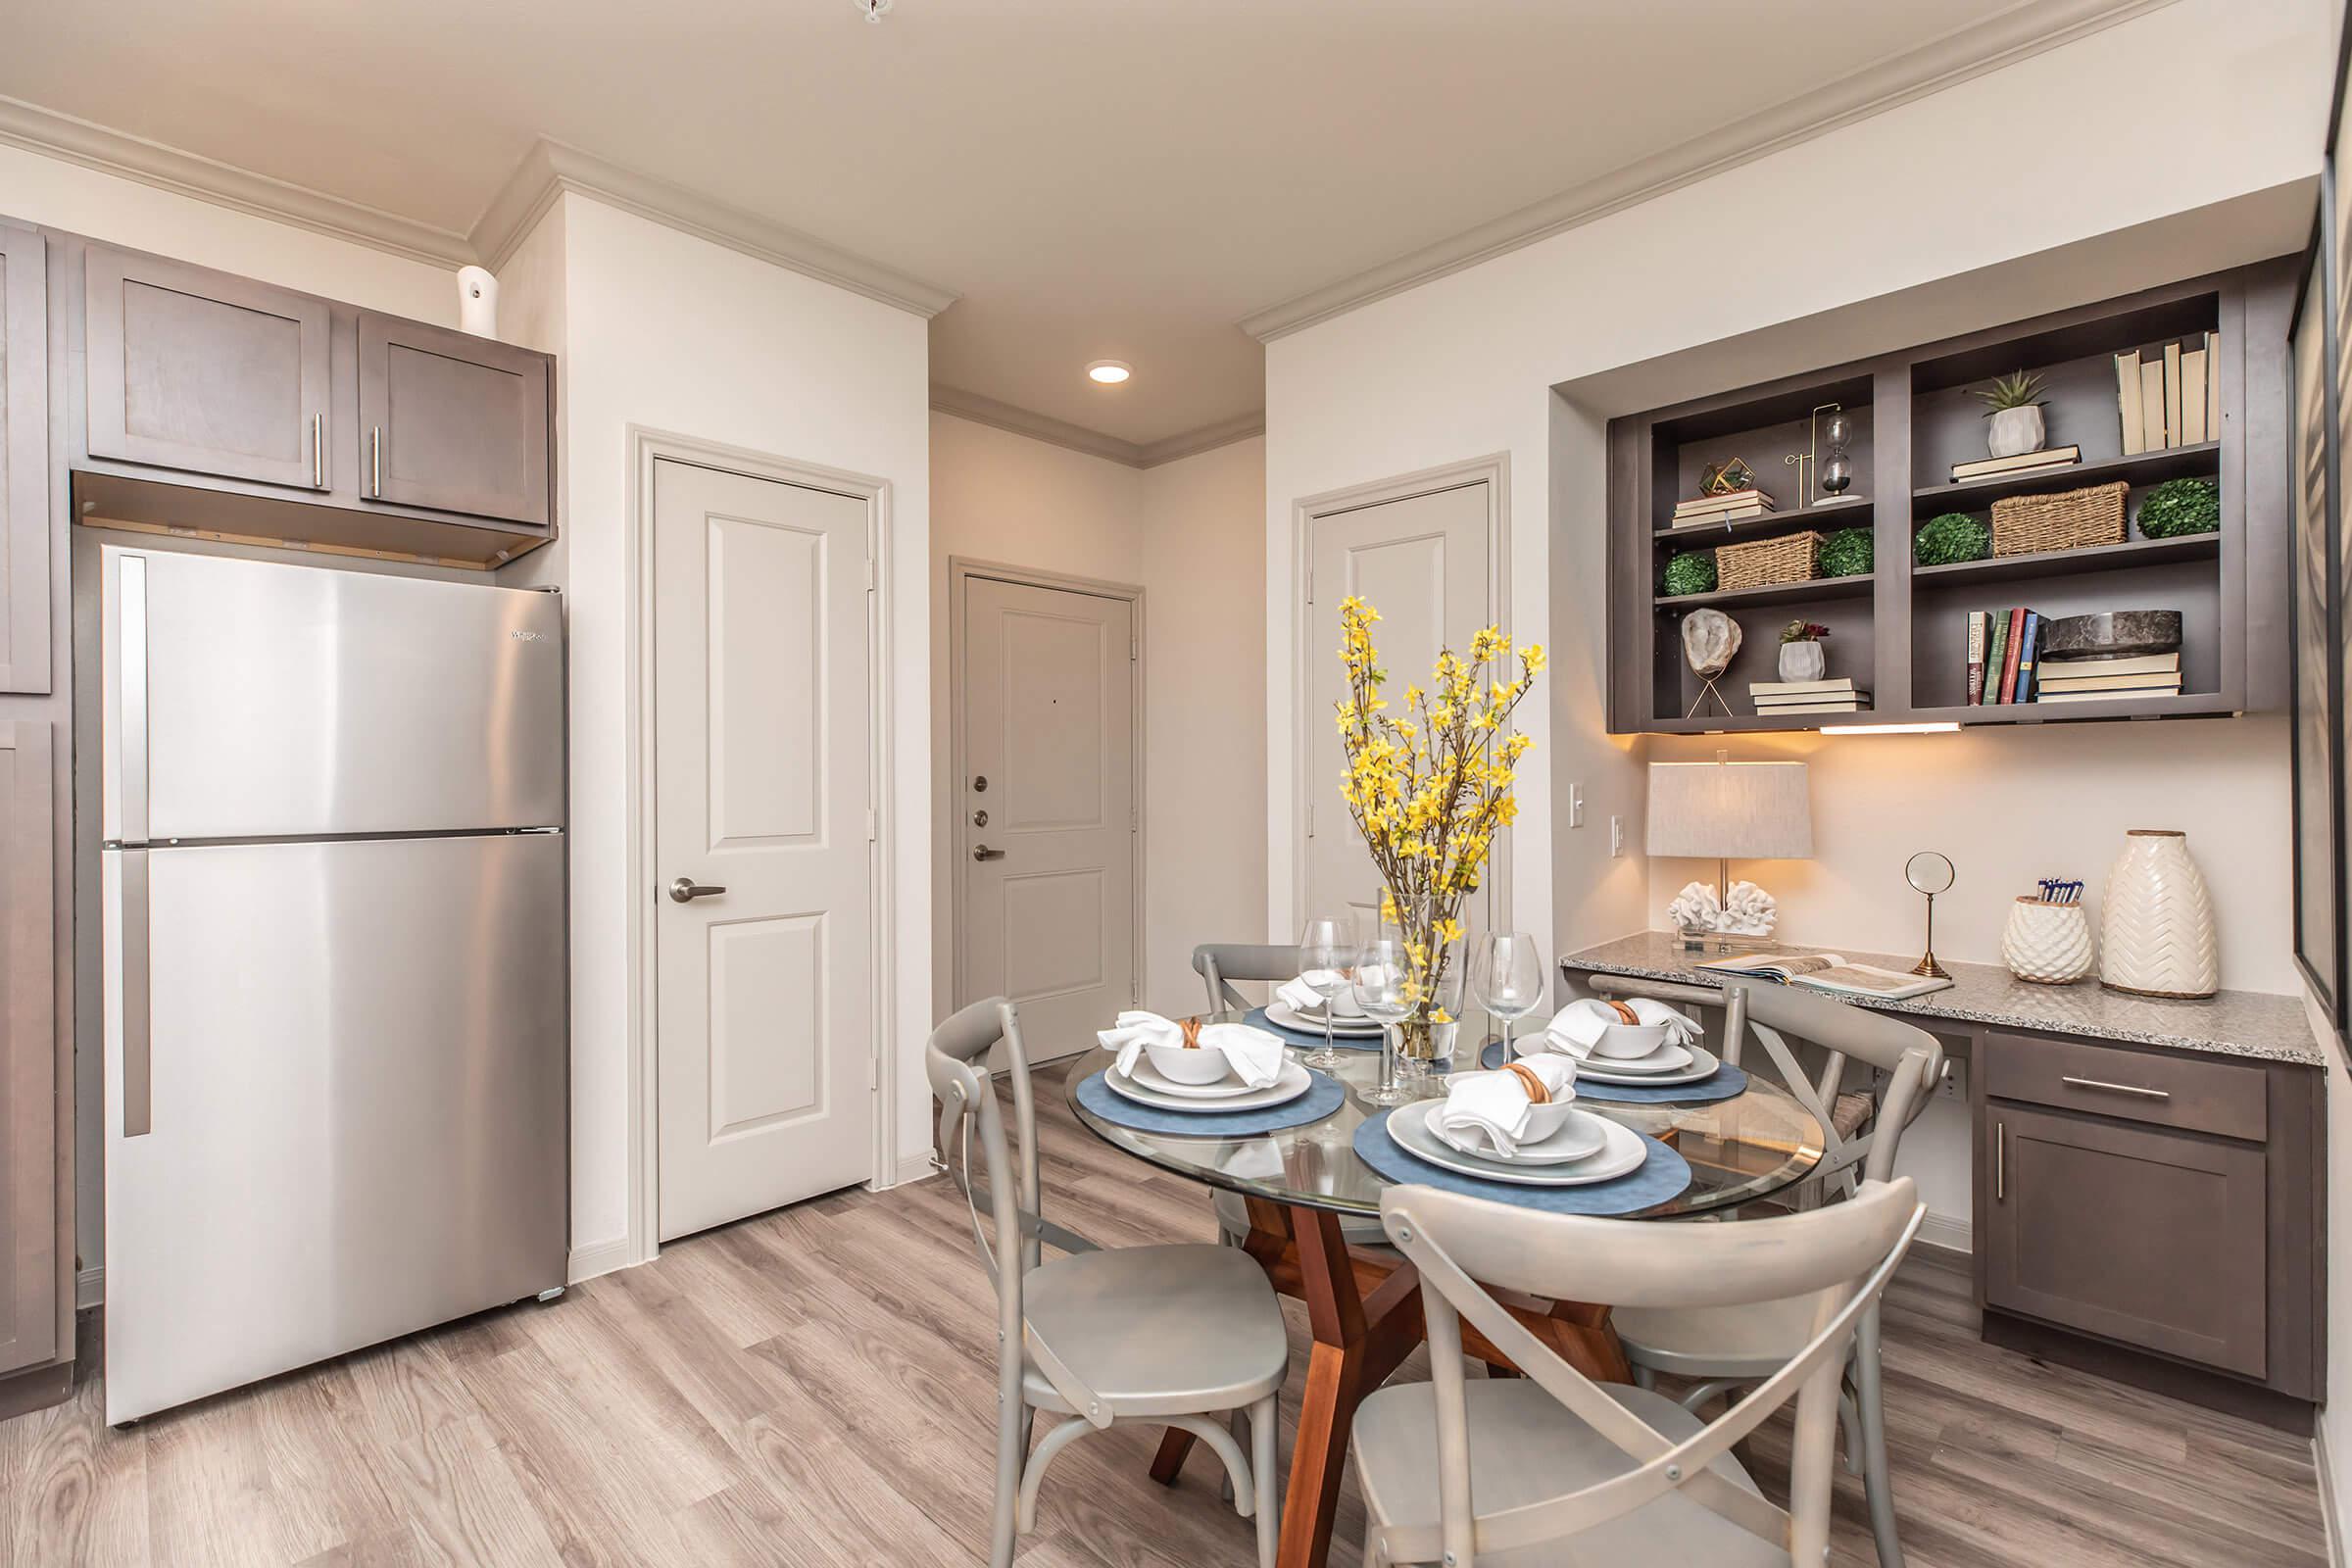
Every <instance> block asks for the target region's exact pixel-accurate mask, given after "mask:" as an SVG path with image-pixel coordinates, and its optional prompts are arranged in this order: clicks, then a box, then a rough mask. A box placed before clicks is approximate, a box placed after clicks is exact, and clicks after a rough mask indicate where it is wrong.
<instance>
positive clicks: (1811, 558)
mask: <svg viewBox="0 0 2352 1568" xmlns="http://www.w3.org/2000/svg"><path fill="white" fill-rule="evenodd" d="M1820 575H1821V535H1819V534H1817V533H1813V532H1811V531H1807V532H1804V533H1785V534H1783V535H1781V536H1780V537H1779V538H1778V539H1754V540H1750V541H1749V542H1748V543H1746V544H1743V545H1718V546H1717V547H1716V549H1715V586H1716V587H1717V588H1719V589H1722V588H1771V587H1775V586H1777V585H1779V584H1781V583H1785V582H1811V581H1812V580H1813V579H1814V578H1816V577H1818V576H1820Z"/></svg>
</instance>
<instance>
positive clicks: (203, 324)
mask: <svg viewBox="0 0 2352 1568" xmlns="http://www.w3.org/2000/svg"><path fill="white" fill-rule="evenodd" d="M83 275H84V284H85V289H86V293H85V297H84V305H83V309H84V318H85V322H86V324H85V327H84V332H85V340H86V345H87V349H88V354H89V364H88V371H87V374H88V380H89V389H90V409H89V442H90V455H91V456H92V457H96V458H120V459H122V460H123V461H125V462H129V463H147V464H153V465H155V466H159V467H167V468H182V469H186V470H188V471H190V472H193V473H216V474H221V475H224V476H226V477H229V478H234V479H254V480H259V481H261V482H263V483H267V484H281V485H291V486H294V487H296V488H299V489H304V490H323V489H326V488H327V487H328V485H329V484H330V483H331V482H332V479H331V475H329V474H328V473H327V471H326V455H325V453H324V452H323V451H322V450H321V446H322V439H321V438H322V437H323V436H324V435H325V420H326V410H327V374H328V364H327V356H328V350H327V325H328V321H327V307H326V302H325V301H324V300H317V299H312V298H310V297H309V296H307V295H303V294H296V293H293V292H291V291H290V290H286V289H280V288H272V287H270V285H269V284H266V283H257V282H254V281H253V280H252V279H250V278H243V277H236V276H232V275H231V274H229V273H226V272H215V271H209V270H206V269H204V268H200V267H188V266H185V265H183V264H181V263H178V262H172V261H165V260H163V259H161V258H157V257H147V256H134V255H129V254H127V253H124V252H122V251H110V250H107V249H105V248H104V247H102V246H96V245H93V246H91V247H90V251H89V259H88V261H87V262H86V263H85V264H84V274H83Z"/></svg>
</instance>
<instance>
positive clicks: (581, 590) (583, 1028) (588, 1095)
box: [543, 195, 931, 1272]
mask: <svg viewBox="0 0 2352 1568" xmlns="http://www.w3.org/2000/svg"><path fill="white" fill-rule="evenodd" d="M544 223H560V224H561V225H562V226H563V231H564V232H563V245H562V256H563V275H564V297H563V302H562V313H563V320H564V350H563V352H564V360H565V364H564V392H565V394H566V396H567V404H568V406H567V410H566V415H565V418H564V436H565V439H566V443H567V445H566V447H565V449H564V477H565V482H566V485H567V487H568V495H567V497H566V508H565V513H564V529H565V532H566V534H567V535H568V538H567V543H566V557H565V560H564V588H565V592H566V598H567V601H568V606H569V615H570V630H571V645H570V658H571V869H572V881H571V899H572V952H571V963H572V1004H571V1005H572V1248H573V1257H574V1269H575V1272H577V1271H580V1270H582V1269H584V1268H602V1267H613V1266H616V1265H617V1264H619V1263H622V1262H625V1261H629V1260H630V1258H629V1257H628V1256H627V1254H626V1252H625V1250H623V1249H624V1247H625V1242H626V1240H627V1238H628V1227H629V1214H628V1158H629V1138H630V1125H629V1116H628V1095H629V1083H628V1076H627V1068H628V1042H629V1022H630V1011H631V1008H630V1001H631V986H630V974H631V966H630V954H629V945H628V941H629V912H630V907H631V900H632V899H633V898H636V897H637V896H638V895H639V894H640V893H641V892H642V890H641V889H639V888H638V886H637V882H636V873H635V870H634V868H633V867H632V866H631V865H630V864H629V863H628V855H627V851H628V845H627V838H626V815H625V812H626V806H627V795H628V787H629V776H630V769H629V761H628V759H629V733H628V728H629V720H630V712H629V697H630V680H629V669H628V662H627V660H628V653H629V649H628V643H627V623H628V613H629V595H630V592H631V586H630V582H629V573H628V565H629V562H628V549H627V538H626V523H627V516H628V509H629V505H630V496H629V473H628V440H629V429H630V427H631V426H632V425H636V426H642V427H646V428H650V429H655V430H662V431H670V432H675V433H678V434H683V435H691V436H695V437H698V438H701V439H704V440H710V441H718V442H724V443H727V444H730V445H734V446H739V447H745V448H749V449H751V450H754V451H758V452H763V453H770V454H773V455H775V456H778V457H782V458H787V459H791V460H794V461H797V462H804V463H812V464H818V465H822V466H828V467H834V468H843V469H848V470H851V471H853V472H858V473H864V474H871V475H875V476H878V477H880V478H883V479H886V480H888V481H889V483H890V487H891V491H890V515H891V529H892V535H891V540H890V543H889V550H890V553H891V564H890V579H889V585H888V586H889V592H890V595H891V598H892V600H893V603H894V607H895V618H894V623H893V627H892V633H893V635H892V641H891V644H890V647H889V650H888V653H887V656H886V662H887V665H888V671H889V674H890V677H891V679H892V680H893V681H894V682H895V684H896V693H895V701H896V705H897V707H896V715H895V723H894V726H893V730H892V745H893V747H894V750H895V756H894V759H893V762H894V767H895V772H894V776H893V777H892V778H891V779H890V780H889V781H888V785H887V788H888V791H889V801H890V808H891V809H892V811H893V812H894V813H895V815H896V822H897V829H896V832H897V843H896V845H895V858H894V882H893V892H894V894H895V897H896V901H897V920H898V927H897V930H896V933H895V936H894V938H893V953H894V956H895V960H896V965H897V969H896V981H897V991H896V996H895V1012H896V1020H897V1022H896V1028H897V1033H896V1038H895V1039H894V1040H893V1042H892V1050H893V1051H894V1053H895V1056H896V1060H897V1064H898V1084H897V1088H898V1099H899V1104H898V1119H897V1123H896V1128H895V1130H896V1134H897V1139H898V1147H899V1150H900V1152H901V1155H902V1170H903V1169H905V1168H906V1163H905V1162H907V1161H916V1160H919V1159H920V1158H921V1157H922V1154H923V1152H924V1151H926V1150H927V1149H928V1147H929V1132H928V1129H929V1126H930V1119H931V1113H930V1098H929V1092H928V1090H927V1089H926V1088H925V1086H924V1082H923V1076H922V1068H921V1053H922V1042H923V1036H924V1033H925V1031H926V1030H927V1028H928V1027H929V1024H930V1021H931V890H930V872H929V867H930V855H931V814H930V799H929V793H930V792H929V786H928V782H927V781H928V779H929V777H930V763H931V737H930V726H929V720H928V707H929V647H930V625H929V619H928V617H927V615H926V614H925V613H924V607H925V604H926V602H927V599H928V595H927V592H926V574H927V570H928V564H929V555H930V541H929V530H930V513H931V502H930V454H929V445H930V430H929V421H930V416H929V392H928V388H929V363H930V349H929V342H928V336H927V331H926V323H925V322H924V320H923V319H921V318H920V317H917V316H913V315H910V314H908V313H907V312H904V311H900V310H896V309H893V308H892V307H890V306H887V305H883V304H880V303H878V302H876V301H873V300H869V299H866V298H864V297H863V296H860V295H856V294H851V293H848V292H846V291H844V290H841V289H837V288H834V287H831V286H830V285H828V284H824V283H820V282H817V281H815V280H814V279H811V278H808V277H804V276H802V275H801V274H799V273H797V272H788V271H785V270H781V269H778V268H774V267H770V266H768V265H766V264H764V263H761V262H759V261H755V260H753V259H752V258H750V257H748V256H745V255H743V254H741V253H739V252H737V251H733V250H729V249H726V248H725V247H722V246H718V245H713V244H711V243H709V242H708V241H705V240H700V239H696V238H694V237H692V236H690V235H687V234H683V233H680V232H678V231H677V230H675V229H671V228H668V227H664V226H663V225H661V224H658V223H654V222H649V221H646V220H644V219H641V218H637V217H634V216H632V215H630V214H627V213H623V212H620V211H618V210H617V209H614V208H612V207H607V206H605V205H603V204H602V203H599V202H596V201H593V200H590V199H587V198H584V197H581V196H577V195H565V196H564V198H563V199H562V200H561V201H560V202H559V203H558V204H557V206H556V207H555V208H554V209H552V210H551V211H550V213H549V215H548V217H547V218H546V219H545V220H543V224H544ZM645 1154H646V1157H647V1158H648V1159H649V1160H650V1158H651V1157H652V1151H651V1150H648V1151H646V1152H645ZM896 1174H897V1173H894V1172H884V1173H882V1178H883V1179H884V1180H886V1181H887V1180H891V1179H894V1177H895V1175H896ZM637 1240H638V1242H639V1245H640V1247H641V1248H649V1247H650V1246H651V1239H650V1238H638V1239H637ZM584 1259H585V1261H584Z"/></svg>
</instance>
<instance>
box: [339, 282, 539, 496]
mask: <svg viewBox="0 0 2352 1568" xmlns="http://www.w3.org/2000/svg"><path fill="white" fill-rule="evenodd" d="M359 343H360V356H359V358H360V442H361V447H360V450H361V454H362V459H363V462H364V463H365V464H366V466H367V471H366V472H365V473H363V474H362V475H361V481H360V482H361V493H362V494H363V495H365V496H366V497H367V498H368V500H371V501H389V502H395V503H398V504H400V505H403V506H411V507H424V508H428V509H430V510H432V511H436V512H457V513H465V514H466V515H472V516H479V517H499V518H503V519H505V520H507V521H509V522H522V523H531V524H535V525H539V526H545V525H546V523H547V520H548V515H549V513H548V417H547V410H548V400H547V392H548V377H547V372H548V360H547V356H546V355H544V354H534V353H532V352H531V351H529V350H527V349H518V348H515V347H512V346H511V345H509V344H505V343H499V342H495V341H493V340H491V339H487V338H479V337H474V336H471V335H469V334H467V333H465V332H453V331H450V330H449V329H448V328H446V327H439V326H427V325H424V324H423V323H421V322H417V321H404V320H401V319H398V318H396V317H390V316H377V315H375V314H374V313H372V312H369V311H362V312H361V313H360V317H359Z"/></svg>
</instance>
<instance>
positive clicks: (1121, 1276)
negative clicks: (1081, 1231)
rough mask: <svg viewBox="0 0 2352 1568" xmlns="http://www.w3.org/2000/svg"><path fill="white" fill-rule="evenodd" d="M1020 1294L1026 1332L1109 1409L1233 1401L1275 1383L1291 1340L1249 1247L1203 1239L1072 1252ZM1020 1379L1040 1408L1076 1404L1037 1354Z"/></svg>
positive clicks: (1120, 1411) (1191, 1408) (1202, 1406)
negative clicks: (1046, 1371)
mask: <svg viewBox="0 0 2352 1568" xmlns="http://www.w3.org/2000/svg"><path fill="white" fill-rule="evenodd" d="M1021 1293H1022V1300H1023V1305H1024V1308H1025V1310H1026V1312H1027V1314H1028V1320H1029V1333H1030V1336H1031V1337H1032V1338H1033V1339H1034V1340H1037V1341H1039V1342H1042V1343H1043V1344H1044V1345H1046V1346H1047V1347H1049V1348H1052V1350H1053V1352H1054V1355H1056V1356H1058V1357H1059V1358H1060V1359H1061V1362H1062V1364H1063V1365H1065V1366H1067V1367H1068V1368H1069V1369H1070V1370H1071V1371H1072V1372H1073V1373H1075V1374H1076V1375H1077V1376H1078V1378H1079V1379H1080V1381H1082V1382H1084V1383H1085V1384H1086V1386H1087V1387H1088V1388H1090V1389H1092V1390H1094V1391H1095V1393H1096V1394H1098V1395H1100V1396H1102V1397H1103V1399H1104V1401H1105V1402H1106V1403H1107V1405H1108V1407H1109V1413H1110V1414H1113V1415H1128V1416H1134V1415H1199V1414H1201V1413H1203V1412H1206V1411H1214V1410H1231V1409H1235V1408H1237V1407H1240V1406H1243V1405H1249V1404H1253V1403H1255V1402H1256V1401H1257V1400H1259V1399H1262V1398H1264V1397H1267V1396H1268V1395H1270V1394H1272V1393H1274V1392H1275V1391H1276V1390H1278V1389H1280V1388H1281V1387H1282V1378H1283V1372H1284V1369H1285V1368H1286V1367H1287V1366H1288V1364H1289V1360H1290V1348H1291V1345H1290V1336H1289V1333H1288V1332H1287V1331H1286V1330H1285V1328H1284V1327H1283V1321H1282V1305H1281V1303H1280V1302H1279V1301H1278V1300H1277V1299H1275V1296H1274V1287H1273V1286H1271V1285H1269V1284H1267V1283H1266V1276H1265V1272H1264V1270H1262V1269H1260V1268H1259V1267H1258V1266H1257V1264H1256V1263H1255V1262H1254V1261H1253V1260H1251V1258H1250V1255H1249V1254H1248V1253H1247V1252H1242V1251H1238V1250H1235V1249H1233V1248H1230V1247H1211V1246H1206V1245H1201V1244H1194V1245H1189V1246H1177V1247H1122V1248H1114V1249H1108V1250H1103V1251H1100V1252H1078V1253H1075V1254H1073V1255H1071V1256H1068V1257H1057V1258H1054V1260H1053V1261H1051V1262H1048V1263H1044V1264H1041V1265H1040V1266H1038V1267H1037V1268H1034V1269H1031V1270H1030V1271H1029V1273H1028V1274H1027V1275H1026V1276H1024V1277H1023V1279H1022V1282H1021ZM1022 1382H1023V1388H1024V1392H1025V1394H1026V1396H1027V1397H1028V1400H1029V1402H1030V1403H1031V1404H1034V1405H1036V1406H1037V1407H1038V1408H1039V1409H1041V1410H1054V1411H1058V1412H1060V1413H1063V1414H1076V1413H1079V1412H1075V1411H1073V1410H1072V1409H1071V1407H1070V1404H1069V1401H1067V1400H1066V1399H1064V1398H1063V1397H1061V1394H1060V1393H1059V1391H1057V1390H1056V1389H1055V1388H1054V1386H1053V1384H1051V1383H1049V1382H1047V1381H1046V1376H1045V1374H1044V1373H1043V1372H1042V1371H1040V1370H1039V1369H1038V1366H1037V1364H1036V1362H1035V1361H1034V1360H1032V1361H1030V1363H1029V1364H1028V1366H1027V1367H1026V1368H1025V1369H1024V1372H1023V1378H1022Z"/></svg>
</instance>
